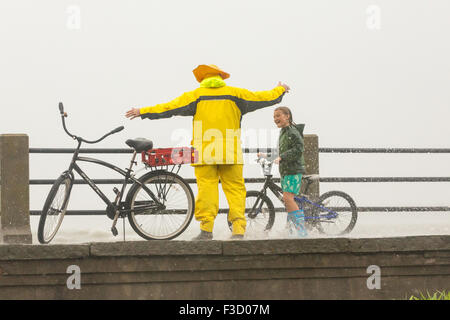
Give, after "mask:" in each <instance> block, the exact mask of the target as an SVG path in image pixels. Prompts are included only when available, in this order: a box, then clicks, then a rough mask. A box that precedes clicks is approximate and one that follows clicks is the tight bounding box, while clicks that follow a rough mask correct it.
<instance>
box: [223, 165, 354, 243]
mask: <svg viewBox="0 0 450 320" xmlns="http://www.w3.org/2000/svg"><path fill="white" fill-rule="evenodd" d="M256 161H257V162H258V163H259V164H260V165H261V168H262V170H263V174H264V176H265V177H266V180H265V182H264V186H263V188H262V190H261V191H247V196H246V206H245V208H246V209H245V216H246V219H247V231H248V232H250V233H251V232H267V231H269V230H270V229H271V228H272V226H273V224H274V222H275V208H274V205H273V203H272V200H270V198H269V197H268V196H267V189H269V190H270V191H272V192H273V194H274V195H275V196H276V197H277V198H278V199H279V200H280V201H281V202H282V203H283V204H284V201H283V190H282V189H281V187H280V186H278V185H277V184H275V182H274V181H273V179H272V177H273V175H272V174H271V170H272V164H273V161H269V160H268V159H266V158H264V157H259V158H258V159H257V160H256ZM318 179H319V175H303V178H302V181H303V182H306V186H305V189H304V192H303V193H301V194H299V195H298V196H296V197H294V200H295V201H296V202H297V205H298V207H299V209H303V210H304V215H305V226H306V228H307V230H309V231H311V230H312V229H314V228H316V229H317V230H318V231H319V232H320V233H322V234H327V235H331V236H337V235H343V234H347V233H349V232H351V231H352V230H353V228H354V226H355V224H356V220H357V217H358V210H357V207H356V204H355V201H354V200H353V199H352V198H351V197H350V196H349V195H348V194H346V193H344V192H342V191H328V192H326V193H324V194H322V195H321V196H320V197H319V199H318V200H317V203H316V202H313V201H311V200H310V199H309V197H308V196H307V193H308V189H309V187H310V185H311V183H313V182H314V181H316V180H318ZM230 228H231V226H230Z"/></svg>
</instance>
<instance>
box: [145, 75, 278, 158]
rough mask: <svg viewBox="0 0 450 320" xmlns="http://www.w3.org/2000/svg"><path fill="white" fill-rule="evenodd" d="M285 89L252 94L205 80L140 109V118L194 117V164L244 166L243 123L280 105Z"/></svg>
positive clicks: (214, 81) (222, 82)
mask: <svg viewBox="0 0 450 320" xmlns="http://www.w3.org/2000/svg"><path fill="white" fill-rule="evenodd" d="M284 93H285V89H284V88H283V87H282V86H278V87H276V88H274V89H272V90H268V91H257V92H252V91H249V90H246V89H241V88H235V87H230V86H227V85H226V84H225V82H224V81H223V80H222V79H221V78H220V77H210V78H207V79H205V80H203V81H202V83H201V85H200V87H199V88H197V89H195V90H193V91H189V92H186V93H184V94H183V95H181V96H180V97H178V98H176V99H174V100H172V101H170V102H167V103H162V104H157V105H155V106H152V107H144V108H141V109H140V113H141V118H142V119H145V118H148V119H163V118H170V117H172V116H193V117H194V119H193V135H192V137H193V139H192V141H191V145H192V146H193V147H194V148H196V150H198V153H199V160H198V162H197V163H196V164H193V165H205V164H243V157H242V147H241V120H242V116H243V115H244V114H246V113H249V112H252V111H255V110H258V109H261V108H264V107H268V106H272V105H274V104H277V103H280V102H281V100H282V98H283V95H284Z"/></svg>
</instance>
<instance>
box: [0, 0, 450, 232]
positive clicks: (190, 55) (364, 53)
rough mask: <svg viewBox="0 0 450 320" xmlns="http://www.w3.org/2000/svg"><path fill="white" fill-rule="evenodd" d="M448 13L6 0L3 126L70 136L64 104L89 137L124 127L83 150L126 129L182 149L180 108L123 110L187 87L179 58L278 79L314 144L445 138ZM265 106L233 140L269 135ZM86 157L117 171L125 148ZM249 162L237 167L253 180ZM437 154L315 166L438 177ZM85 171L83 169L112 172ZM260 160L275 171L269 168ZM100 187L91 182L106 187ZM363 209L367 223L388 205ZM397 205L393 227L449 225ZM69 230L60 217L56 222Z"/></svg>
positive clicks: (389, 191)
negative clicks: (149, 114) (143, 114)
mask: <svg viewBox="0 0 450 320" xmlns="http://www.w3.org/2000/svg"><path fill="white" fill-rule="evenodd" d="M449 15H450V2H449V1H447V0H427V1H426V0H389V1H387V0H385V1H382V0H373V1H365V0H341V1H334V0H314V1H312V0H309V1H294V0H292V1H288V0H282V1H266V0H248V1H237V0H228V1H206V0H205V1H203V0H201V1H200V0H193V1H162V0H161V1H144V0H142V1H138V0H131V1H105V0H95V1H81V0H80V1H75V0H74V1H64V0H58V1H56V0H54V1H50V0H41V1H31V0H28V1H25V0H17V1H12V0H3V1H1V2H0V108H1V113H0V133H26V134H28V135H29V138H30V147H32V148H42V147H48V148H56V147H62V148H74V147H75V146H76V144H75V142H74V141H73V140H71V139H70V138H69V137H68V136H67V135H66V134H65V133H64V131H63V129H62V126H61V120H60V116H59V113H58V102H60V101H61V102H63V103H64V106H65V109H66V111H67V112H68V114H69V117H68V118H67V125H68V128H69V130H70V131H71V132H73V133H74V134H76V135H80V136H83V137H84V138H86V139H96V138H98V137H100V136H101V135H103V134H104V133H106V132H109V131H110V130H111V129H113V128H115V127H117V126H120V125H124V126H125V130H124V131H122V132H120V133H119V134H115V135H113V136H111V137H109V138H108V139H107V140H104V141H103V142H102V143H101V144H97V145H95V146H89V145H85V146H84V147H96V148H109V147H112V148H126V145H125V144H124V142H125V140H126V139H128V138H135V137H146V138H149V139H151V140H153V141H154V146H155V147H169V146H181V145H188V144H189V141H190V139H191V134H192V133H191V131H192V117H173V118H170V119H164V120H156V121H150V120H140V119H135V120H132V121H130V120H128V119H126V118H125V117H124V115H125V112H126V111H127V110H128V109H130V108H131V107H144V106H151V105H154V104H157V103H162V102H167V101H170V100H172V99H174V98H176V97H177V96H179V95H181V94H182V93H183V92H185V91H189V90H193V89H195V88H196V87H198V83H197V82H196V80H195V78H194V76H193V74H192V70H193V69H194V68H195V67H197V66H198V65H199V64H216V65H218V66H219V67H220V68H222V69H223V70H225V71H227V72H229V73H230V74H231V77H230V78H229V79H227V80H226V82H227V84H228V85H231V86H236V87H242V88H246V89H249V90H254V91H257V90H258V91H259V90H269V89H272V88H274V87H275V86H276V84H277V82H278V81H282V82H285V83H287V84H288V85H289V86H290V87H291V92H290V93H289V94H286V95H285V97H284V99H283V102H282V104H281V105H286V106H289V107H290V108H291V110H292V111H293V117H294V120H295V121H296V122H297V123H305V124H306V128H305V134H317V135H318V136H319V146H320V147H365V148H371V147H380V148H382V147H398V148H449V147H450V145H449V142H448V138H449V137H450V126H449V125H448V123H449V119H450V61H449V57H450V41H449V40H448V39H450V19H449ZM274 108H275V106H274V107H269V108H266V109H263V110H260V111H257V112H254V113H249V114H247V115H246V116H244V118H243V121H242V129H243V131H244V135H243V139H242V140H243V144H244V146H245V147H256V146H260V147H267V146H268V147H276V141H277V138H278V130H277V129H276V126H275V125H274V123H273V119H272V117H273V109H274ZM246 131H249V132H252V133H255V132H256V133H257V136H258V139H257V140H256V141H255V139H250V138H247V137H246V136H245V132H246ZM183 137H184V138H183ZM93 156H95V157H97V155H93ZM98 158H101V159H107V160H110V161H111V162H113V163H114V164H116V165H118V166H119V167H123V168H124V167H126V166H127V165H128V162H129V155H99V156H98ZM252 159H253V158H247V165H246V166H245V168H244V176H245V177H260V176H261V174H260V170H259V168H258V166H257V165H256V164H254V161H253V160H252ZM69 161H70V155H39V154H32V155H30V179H41V178H42V179H45V178H46V179H54V178H56V177H57V176H59V174H60V173H61V172H62V171H63V170H65V169H66V168H67V166H68V164H69ZM449 163H450V155H449V154H323V153H322V154H320V175H321V176H322V177H347V176H355V177H360V176H363V177H364V176H365V177H372V176H373V177H375V176H382V177H388V176H396V177H400V176H405V177H407V176H409V177H416V176H426V177H431V176H448V168H449ZM82 168H84V169H86V172H87V173H88V174H89V175H90V176H91V177H92V178H118V177H119V176H118V175H116V174H114V172H109V171H108V170H106V169H98V168H96V167H93V166H91V165H85V164H83V167H82ZM141 168H142V167H141ZM273 172H274V174H275V176H279V174H278V168H277V167H274V170H273ZM144 173H145V171H144V170H141V171H140V172H139V173H138V175H141V174H144ZM180 173H181V175H182V176H183V177H185V178H191V177H193V168H192V167H190V166H188V165H186V166H183V168H182V170H181V172H180ZM112 188H113V186H110V185H108V186H103V187H102V189H103V190H106V192H107V194H108V195H110V196H112V195H113V193H112ZM192 188H193V190H194V193H195V194H196V187H195V185H192ZM258 188H260V185H254V184H249V185H247V189H248V190H255V189H258ZM320 188H321V192H325V191H327V190H331V189H338V190H342V191H345V192H348V193H349V194H350V195H351V196H352V197H353V198H354V199H355V201H356V203H357V205H359V206H385V205H387V206H415V205H417V206H448V203H449V201H448V199H449V193H450V188H449V183H446V182H435V183H322V184H321V186H320ZM49 189H50V186H31V204H30V207H31V208H30V209H32V210H39V209H41V208H42V206H43V203H44V200H45V197H46V195H47V193H48V190H49ZM226 206H227V204H226V201H225V200H224V197H223V194H222V197H221V207H226ZM276 206H277V207H278V206H280V203H276ZM103 208H104V204H103V202H102V201H101V200H100V199H99V198H98V197H97V196H96V195H95V194H94V193H93V192H92V191H91V190H90V189H88V187H87V186H79V185H76V186H75V189H74V192H73V193H72V197H71V201H70V204H69V209H71V210H74V209H103ZM366 215H370V217H371V218H372V219H375V220H376V221H379V219H388V217H390V216H393V215H394V214H384V215H383V216H382V215H381V214H380V215H377V213H370V214H369V213H368V214H366ZM381 216H382V217H384V218H378V217H381ZM397 216H401V217H402V218H399V219H401V221H400V222H399V223H400V224H404V223H413V224H414V223H415V224H417V225H419V226H420V225H421V224H422V223H425V222H426V221H430V220H429V219H430V217H438V218H436V219H438V220H436V221H438V222H437V224H438V225H439V226H443V225H444V227H445V229H439V231H436V232H438V233H446V234H448V233H450V230H449V228H448V226H449V221H450V219H449V218H448V217H449V216H448V213H441V214H439V213H433V214H432V213H423V214H417V213H401V214H397ZM101 218H102V219H103V220H105V221H106V222H107V223H108V224H109V220H108V219H107V218H105V217H101ZM67 219H69V217H67ZM83 219H85V218H83ZM375 220H374V221H375ZM33 221H34V220H33ZM69 226H70V224H69V223H68V222H67V221H65V222H64V223H63V226H62V228H64V227H66V228H68V227H69ZM87 228H89V227H87ZM374 229H376V227H374ZM368 230H369V229H368ZM372 231H373V232H375V230H372ZM370 232H371V231H370V230H369V231H368V233H370ZM418 232H420V231H418ZM423 232H430V230H429V229H427V230H425V228H424V229H423ZM33 236H34V234H33Z"/></svg>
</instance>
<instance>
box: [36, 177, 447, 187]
mask: <svg viewBox="0 0 450 320" xmlns="http://www.w3.org/2000/svg"><path fill="white" fill-rule="evenodd" d="M93 181H94V183H95V184H122V183H123V180H121V179H94V180H93ZM185 181H186V182H187V183H189V184H196V183H197V180H196V179H185ZM265 181H266V180H265V179H264V178H245V179H244V182H245V183H264V182H265ZM272 181H274V182H280V178H272ZM319 181H320V182H325V183H329V182H450V177H327V178H320V179H319ZM54 182H55V180H53V179H31V180H30V185H52V184H53V183H54ZM74 183H75V184H87V183H86V181H84V180H81V179H76V180H75V182H74ZM129 183H130V184H131V183H132V182H129Z"/></svg>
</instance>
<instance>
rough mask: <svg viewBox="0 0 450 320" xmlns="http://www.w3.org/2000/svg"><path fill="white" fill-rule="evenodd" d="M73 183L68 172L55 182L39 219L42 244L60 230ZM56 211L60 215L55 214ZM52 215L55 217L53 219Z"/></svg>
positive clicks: (46, 242) (48, 241)
mask: <svg viewBox="0 0 450 320" xmlns="http://www.w3.org/2000/svg"><path fill="white" fill-rule="evenodd" d="M72 185H73V179H71V177H70V176H69V175H68V174H67V173H63V174H61V175H60V176H59V178H58V179H56V181H55V182H54V183H53V186H52V187H51V189H50V192H49V193H48V195H47V199H46V200H45V203H44V207H43V209H42V213H41V217H40V219H39V226H38V240H39V242H40V243H41V244H48V243H50V241H52V240H53V238H54V237H55V235H56V233H57V232H58V230H59V227H60V226H61V223H62V220H63V219H64V215H65V214H66V210H67V205H68V204H69V198H70V191H71V189H72ZM61 186H64V190H62V192H60V187H61ZM55 201H56V203H55ZM54 204H55V207H54V206H53V205H54ZM55 213H58V215H56V216H55ZM50 217H54V218H53V219H51V220H52V221H51V220H50Z"/></svg>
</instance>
